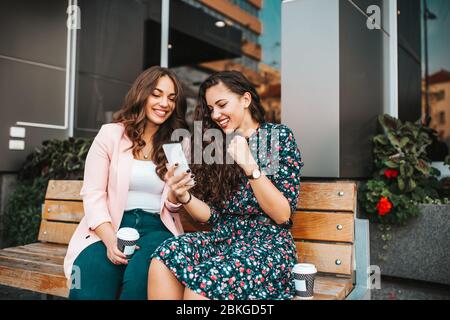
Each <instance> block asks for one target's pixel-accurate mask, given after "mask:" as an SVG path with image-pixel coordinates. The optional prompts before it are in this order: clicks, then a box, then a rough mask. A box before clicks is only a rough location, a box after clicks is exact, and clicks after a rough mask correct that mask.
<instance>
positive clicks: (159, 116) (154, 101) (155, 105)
mask: <svg viewBox="0 0 450 320" xmlns="http://www.w3.org/2000/svg"><path fill="white" fill-rule="evenodd" d="M175 104H176V93H175V85H174V83H173V81H172V80H171V79H170V78H169V77H168V76H162V77H161V78H159V80H158V83H157V85H156V87H155V89H153V91H152V92H151V94H150V95H149V96H148V98H147V104H146V105H145V114H146V116H147V120H148V121H150V122H151V123H153V124H154V125H161V124H162V123H164V121H166V120H167V119H168V118H169V117H170V115H171V114H172V112H173V110H174V109H175Z"/></svg>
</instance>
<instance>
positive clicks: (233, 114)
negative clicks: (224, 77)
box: [205, 82, 251, 134]
mask: <svg viewBox="0 0 450 320" xmlns="http://www.w3.org/2000/svg"><path fill="white" fill-rule="evenodd" d="M205 98H206V103H207V104H208V109H209V112H210V115H211V119H212V120H213V121H214V122H215V123H216V124H217V125H218V126H219V127H220V128H221V129H222V130H223V131H224V132H225V133H226V134H229V133H232V132H234V131H235V130H237V129H240V128H241V126H242V124H243V123H244V121H245V120H246V119H247V118H248V117H250V118H251V115H250V112H249V109H248V108H249V106H250V103H251V96H250V94H249V93H248V92H246V93H244V95H242V96H241V95H238V94H236V93H234V92H232V91H231V90H230V89H228V88H227V87H226V86H225V85H224V84H223V83H222V82H219V83H218V84H216V85H215V86H212V87H210V88H208V89H207V90H206V93H205Z"/></svg>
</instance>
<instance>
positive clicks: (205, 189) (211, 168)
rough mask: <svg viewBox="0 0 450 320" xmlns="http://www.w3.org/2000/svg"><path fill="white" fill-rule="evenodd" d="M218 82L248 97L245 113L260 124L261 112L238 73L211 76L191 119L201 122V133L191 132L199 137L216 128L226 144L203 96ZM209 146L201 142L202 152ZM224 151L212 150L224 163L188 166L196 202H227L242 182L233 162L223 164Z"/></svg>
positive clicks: (202, 87)
mask: <svg viewBox="0 0 450 320" xmlns="http://www.w3.org/2000/svg"><path fill="white" fill-rule="evenodd" d="M219 83H222V84H223V85H224V86H225V87H227V88H228V89H229V90H230V91H231V92H233V93H235V94H237V95H239V96H243V95H244V94H245V93H246V92H248V93H249V94H250V95H251V103H250V106H249V111H250V114H251V116H252V118H253V119H254V120H255V121H257V122H258V123H259V124H260V125H261V124H262V123H264V122H265V118H264V116H265V111H264V108H263V106H262V105H261V100H260V97H259V95H258V93H257V92H256V89H255V88H254V87H253V86H252V84H251V83H250V81H249V80H248V79H247V78H246V77H245V76H244V75H243V74H242V73H240V72H238V71H222V72H217V73H214V74H212V75H211V76H210V77H209V78H207V79H206V80H205V81H204V82H203V83H202V84H201V85H200V89H199V93H198V101H197V107H196V109H195V114H194V119H195V120H196V121H202V132H201V133H200V132H195V133H194V135H195V134H201V135H202V137H203V134H204V133H205V131H206V130H208V129H218V130H219V131H220V132H221V133H222V138H223V140H222V141H224V142H225V141H227V140H226V135H225V133H224V132H223V131H222V129H221V128H220V127H219V126H218V125H217V124H216V123H215V122H214V121H213V119H212V118H211V113H210V111H209V109H208V103H207V102H206V97H205V95H206V91H207V90H208V89H209V88H211V87H213V86H215V85H218V84H219ZM202 140H203V139H202ZM193 143H194V141H192V144H191V150H194V146H193ZM211 143H214V140H213V139H211V140H210V141H203V146H202V150H205V148H206V147H207V146H208V145H210V144H211ZM226 148H227V146H226V145H225V143H223V148H222V149H220V148H216V149H214V150H217V151H218V152H219V153H220V155H219V156H220V159H224V161H223V162H224V164H216V163H213V164H201V165H192V171H193V172H194V173H195V176H196V177H195V180H196V182H197V186H196V188H195V189H193V193H194V194H195V195H196V196H197V197H199V198H200V199H203V200H204V201H208V202H210V203H212V204H215V205H219V204H220V203H221V202H222V201H225V200H226V199H228V197H229V196H230V195H231V193H232V192H233V191H235V190H236V189H237V188H238V187H239V185H240V183H242V182H243V177H244V172H243V170H242V169H241V168H240V167H239V166H238V165H237V164H236V163H233V164H228V165H227V164H225V155H226ZM213 156H215V154H213ZM212 181H217V182H218V183H213V182H212Z"/></svg>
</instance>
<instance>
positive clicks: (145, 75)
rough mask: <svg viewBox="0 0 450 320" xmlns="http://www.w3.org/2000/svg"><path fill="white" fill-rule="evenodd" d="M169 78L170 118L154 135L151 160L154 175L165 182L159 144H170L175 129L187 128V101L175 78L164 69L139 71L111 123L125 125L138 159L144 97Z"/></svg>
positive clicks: (143, 145) (164, 161)
mask: <svg viewBox="0 0 450 320" xmlns="http://www.w3.org/2000/svg"><path fill="white" fill-rule="evenodd" d="M164 76H167V77H169V78H170V79H171V80H172V82H173V84H174V87H175V95H176V97H175V101H174V103H175V108H174V110H173V112H172V114H171V115H170V117H169V118H168V119H167V120H166V121H164V123H162V124H161V125H160V126H159V128H158V131H156V133H155V134H154V136H153V139H152V143H153V150H152V153H151V159H152V161H153V162H154V163H155V165H156V173H157V175H158V176H159V177H160V178H161V179H164V175H165V174H166V172H167V169H166V166H165V163H166V161H167V160H166V156H165V155H164V150H163V148H162V145H163V144H165V143H170V142H171V141H170V138H171V135H172V132H173V131H174V130H176V129H180V128H183V129H187V124H186V118H185V117H186V107H187V105H186V99H185V97H184V94H183V88H182V85H181V83H180V81H179V80H178V78H177V76H176V75H175V74H174V73H173V72H172V71H171V70H170V69H167V68H162V67H159V66H154V67H151V68H148V69H147V70H145V71H144V72H142V73H141V74H140V75H139V76H138V77H137V79H136V80H135V81H134V83H133V85H132V86H131V89H130V90H129V91H128V93H127V95H126V97H125V101H124V104H123V106H122V107H121V109H120V110H119V111H117V112H116V113H115V114H114V118H113V122H115V123H122V124H123V125H124V126H125V134H126V135H127V136H128V138H129V139H130V140H131V142H132V143H133V145H132V146H131V147H130V149H132V150H133V155H134V156H137V155H138V154H139V152H140V151H141V150H142V149H143V148H144V147H145V145H146V143H145V141H144V139H143V138H142V136H143V134H144V129H145V125H146V123H147V121H149V120H148V119H147V116H146V112H145V106H146V104H147V98H148V97H149V96H150V95H151V94H152V92H153V90H154V89H155V88H156V86H157V84H158V80H159V79H160V78H161V77H164Z"/></svg>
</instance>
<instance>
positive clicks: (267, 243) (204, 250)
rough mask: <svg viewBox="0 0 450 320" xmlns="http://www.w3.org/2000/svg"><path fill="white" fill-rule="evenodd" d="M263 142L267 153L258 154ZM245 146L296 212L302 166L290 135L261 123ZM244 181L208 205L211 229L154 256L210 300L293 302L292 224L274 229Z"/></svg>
mask: <svg viewBox="0 0 450 320" xmlns="http://www.w3.org/2000/svg"><path fill="white" fill-rule="evenodd" d="M275 133H276V134H275ZM273 137H275V138H273ZM264 143H267V144H266V145H267V146H269V147H268V148H267V150H268V151H271V152H260V151H261V146H262V145H264ZM249 146H250V150H251V151H252V153H253V155H254V157H255V159H257V162H258V164H259V165H260V168H261V170H262V171H263V172H264V173H265V174H266V175H267V177H268V178H269V179H270V180H271V181H272V183H273V184H274V185H275V186H276V187H277V188H278V190H280V191H281V192H282V193H283V195H284V196H285V197H286V198H287V200H288V201H289V204H290V207H291V212H292V213H293V212H295V209H296V206H297V200H298V195H299V191H300V171H301V168H302V166H303V162H302V160H301V155H300V151H299V149H298V147H297V144H296V142H295V139H294V136H293V133H292V131H291V130H290V129H289V128H288V127H286V126H285V125H280V124H272V123H263V124H261V126H260V127H259V128H258V129H257V131H256V132H255V133H254V134H253V135H252V136H251V137H250V139H249ZM274 153H275V154H276V156H273V154H274ZM274 159H275V160H274ZM271 172H272V173H273V174H271ZM244 179H245V180H244V181H245V182H244V183H242V184H241V185H240V186H239V188H238V190H237V191H236V192H233V193H232V195H231V196H230V197H229V199H227V200H226V201H223V203H222V205H221V206H211V205H210V208H211V217H210V219H209V221H208V223H210V224H211V225H212V231H207V232H205V231H203V232H202V231H200V232H193V233H187V234H183V235H181V236H178V237H173V238H170V239H167V240H166V241H164V242H163V243H162V244H161V245H160V246H159V247H158V248H157V249H156V251H155V252H154V253H153V255H152V258H156V259H159V260H161V261H162V262H163V263H164V264H165V265H166V266H167V267H168V268H169V269H170V270H171V271H172V272H173V274H174V275H175V276H176V277H177V279H178V280H179V281H180V282H181V283H182V284H183V285H184V286H186V287H188V288H189V289H191V290H192V291H194V292H196V293H198V294H200V295H202V296H206V297H208V298H210V299H219V300H238V299H239V300H244V299H245V300H247V299H291V298H292V297H293V295H294V291H295V290H294V283H293V278H292V274H291V270H292V268H293V266H294V264H295V263H296V261H297V252H296V247H295V243H294V240H293V237H292V235H291V233H290V231H289V227H290V225H291V224H292V223H291V221H289V223H287V224H284V225H278V224H276V223H275V222H274V221H273V220H271V219H270V218H269V216H268V215H267V214H265V213H264V212H263V210H262V209H261V207H260V206H259V204H258V201H257V199H256V197H255V195H254V194H253V191H252V188H251V186H250V183H249V182H248V180H247V178H244ZM224 183H226V182H224Z"/></svg>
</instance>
